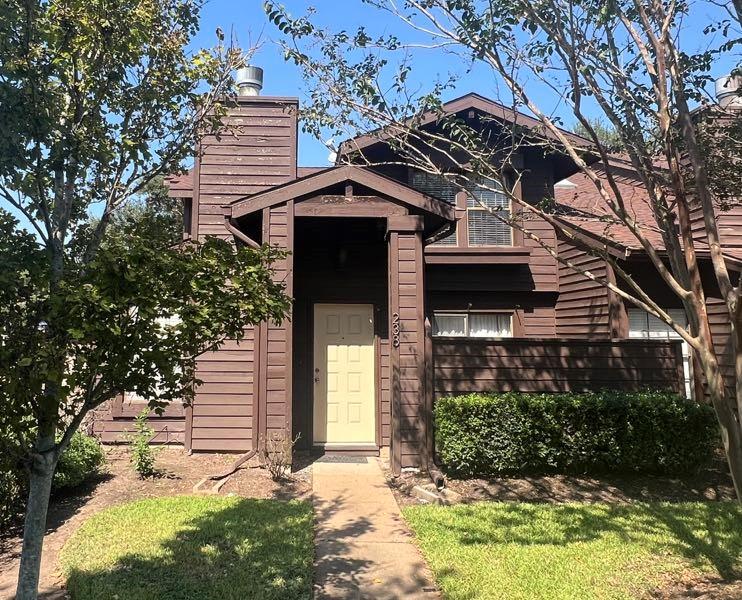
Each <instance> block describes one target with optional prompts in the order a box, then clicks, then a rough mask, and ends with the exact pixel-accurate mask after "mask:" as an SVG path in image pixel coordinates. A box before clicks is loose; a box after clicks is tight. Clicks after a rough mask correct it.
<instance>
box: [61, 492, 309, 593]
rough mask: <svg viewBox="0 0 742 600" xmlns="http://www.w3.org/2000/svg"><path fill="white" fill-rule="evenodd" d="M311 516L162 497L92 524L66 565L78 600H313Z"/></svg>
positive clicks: (270, 506) (290, 506) (65, 554)
mask: <svg viewBox="0 0 742 600" xmlns="http://www.w3.org/2000/svg"><path fill="white" fill-rule="evenodd" d="M312 535H313V521H312V508H311V505H310V504H309V503H306V502H280V501H276V500H247V499H244V498H236V497H226V498H225V497H188V496H177V497H171V498H156V499H149V500H141V501H138V502H132V503H129V504H124V505H121V506H117V507H114V508H110V509H107V510H104V511H102V512H100V513H98V514H96V515H95V516H93V517H91V518H90V519H89V520H88V521H86V522H85V523H84V524H83V526H82V527H80V529H79V530H78V531H77V532H75V534H74V535H73V536H72V537H71V538H70V540H69V541H68V542H67V544H66V545H65V546H64V548H63V550H62V554H61V557H60V562H61V565H62V571H63V573H64V574H65V576H66V577H67V585H68V588H69V591H70V594H71V596H72V598H73V600H89V599H90V600H92V599H95V600H100V599H103V598H111V599H112V598H117V599H118V600H144V599H147V600H154V599H159V598H167V599H169V600H185V599H194V600H195V599H198V600H202V599H203V600H208V599H212V598H213V599H215V600H216V599H220V600H221V599H229V598H234V599H237V598H239V599H243V598H260V599H274V598H287V599H288V598H291V599H294V598H296V599H301V598H311V591H312V553H313V545H312Z"/></svg>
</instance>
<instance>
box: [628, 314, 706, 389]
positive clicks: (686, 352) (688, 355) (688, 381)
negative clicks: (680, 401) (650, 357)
mask: <svg viewBox="0 0 742 600" xmlns="http://www.w3.org/2000/svg"><path fill="white" fill-rule="evenodd" d="M662 310H664V311H665V312H666V313H667V314H669V315H670V316H671V317H672V318H673V320H674V321H675V322H676V323H678V324H685V326H686V327H687V320H688V319H687V317H686V315H685V312H684V311H683V310H682V309H679V308H663V309H662ZM626 313H627V317H628V320H629V338H631V339H643V340H657V339H660V340H662V339H668V340H673V341H675V340H678V341H680V343H681V344H682V346H681V348H682V352H683V378H684V379H685V397H686V398H690V399H692V398H694V396H695V386H694V384H693V383H694V377H693V352H692V350H691V347H690V346H689V345H688V343H687V342H686V341H685V340H684V339H683V338H681V337H680V335H679V334H678V333H677V332H676V331H675V330H674V329H672V328H671V327H670V326H669V325H667V324H666V323H665V322H664V321H660V322H661V323H662V325H663V326H664V327H666V328H667V329H666V330H663V331H652V330H651V329H650V327H649V323H650V319H657V317H655V316H654V315H652V314H650V313H648V312H647V311H645V310H644V309H641V308H638V307H628V308H627V309H626ZM632 313H633V314H634V315H638V316H639V317H641V318H643V321H644V326H643V327H642V328H641V329H632V328H631V320H632ZM680 316H682V321H681V320H680V319H679V318H678V317H680ZM658 320H659V319H658ZM653 334H654V335H653Z"/></svg>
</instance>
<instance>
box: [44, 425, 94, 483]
mask: <svg viewBox="0 0 742 600" xmlns="http://www.w3.org/2000/svg"><path fill="white" fill-rule="evenodd" d="M104 462H105V456H104V454H103V448H101V445H100V442H99V441H98V440H97V439H96V438H94V437H93V436H90V435H85V434H84V433H81V432H80V431H78V432H76V433H75V434H74V435H73V436H72V439H71V440H70V444H69V446H67V449H66V450H65V451H64V452H63V453H62V456H60V457H59V462H58V463H57V469H56V471H55V472H54V480H53V482H52V486H53V488H54V489H55V490H58V489H61V488H73V487H76V486H78V485H80V484H82V483H84V482H85V481H86V480H87V479H89V478H90V477H91V476H93V475H95V474H96V473H98V469H99V468H100V466H101V465H102V464H103V463H104Z"/></svg>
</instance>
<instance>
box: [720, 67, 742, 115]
mask: <svg viewBox="0 0 742 600" xmlns="http://www.w3.org/2000/svg"><path fill="white" fill-rule="evenodd" d="M716 101H717V102H718V103H719V106H721V107H722V108H735V109H742V76H741V75H725V76H724V77H719V79H717V80H716Z"/></svg>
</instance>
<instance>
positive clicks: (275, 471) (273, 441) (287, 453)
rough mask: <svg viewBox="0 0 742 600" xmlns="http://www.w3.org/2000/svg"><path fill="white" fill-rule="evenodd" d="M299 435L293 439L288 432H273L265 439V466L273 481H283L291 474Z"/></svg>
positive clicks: (263, 454) (263, 455)
mask: <svg viewBox="0 0 742 600" xmlns="http://www.w3.org/2000/svg"><path fill="white" fill-rule="evenodd" d="M299 435H300V434H297V435H296V437H295V438H293V439H292V438H291V437H290V436H289V435H288V433H287V432H286V431H273V432H271V433H270V434H269V435H268V437H267V438H265V439H264V442H265V443H264V444H263V450H262V458H263V464H265V467H266V468H267V469H268V472H269V473H270V475H271V479H273V481H282V480H283V479H285V478H286V476H287V475H288V473H290V472H291V456H292V454H293V451H294V446H295V445H296V442H298V441H299Z"/></svg>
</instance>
